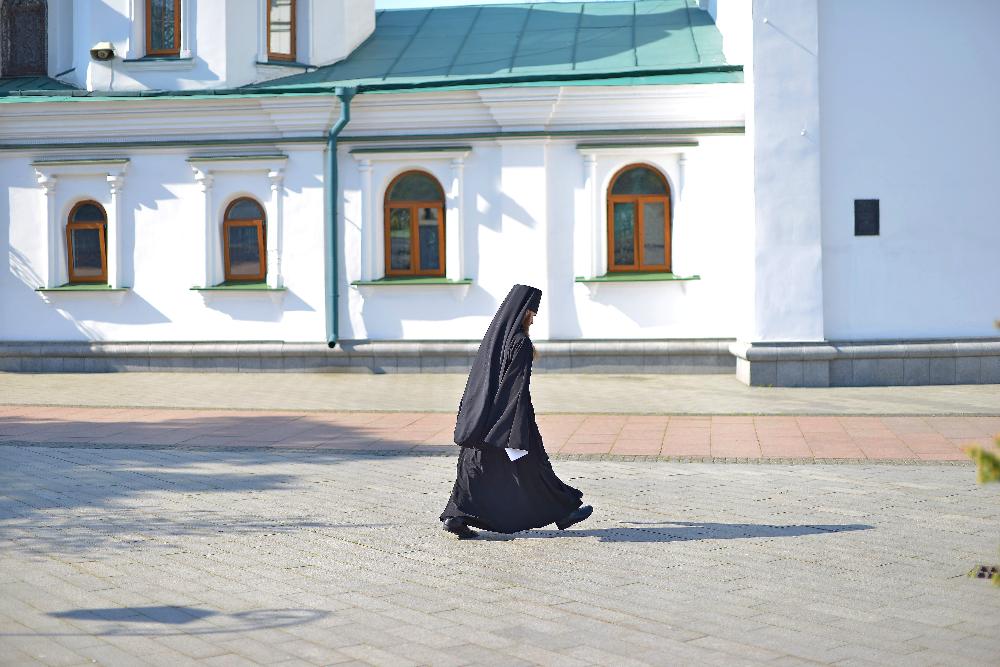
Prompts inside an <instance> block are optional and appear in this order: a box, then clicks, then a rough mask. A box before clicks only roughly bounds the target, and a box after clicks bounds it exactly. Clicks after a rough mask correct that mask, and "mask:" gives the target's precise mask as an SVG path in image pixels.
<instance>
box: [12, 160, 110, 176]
mask: <svg viewBox="0 0 1000 667" xmlns="http://www.w3.org/2000/svg"><path fill="white" fill-rule="evenodd" d="M128 163H129V161H128V158H107V159H66V160H57V159H53V160H35V161H34V162H32V163H31V166H32V167H34V168H35V172H36V173H37V174H38V175H39V178H43V179H52V178H54V177H58V176H97V175H103V176H111V177H115V178H120V177H121V176H122V174H124V173H125V170H126V169H128Z"/></svg>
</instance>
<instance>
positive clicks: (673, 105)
mask: <svg viewBox="0 0 1000 667" xmlns="http://www.w3.org/2000/svg"><path fill="white" fill-rule="evenodd" d="M745 91H746V89H745V88H744V85H743V84H699V85H677V86H666V85H664V86H566V87H564V88H559V87H526V88H496V89H486V90H479V91H428V92H408V93H379V94H363V95H360V96H358V97H356V98H355V100H354V102H353V103H352V106H351V111H352V120H351V123H350V125H349V126H348V128H347V133H346V134H347V135H348V136H345V137H344V138H345V139H347V138H348V137H349V136H350V135H361V136H364V135H374V134H379V135H383V136H385V137H386V139H387V140H391V137H392V135H394V134H398V135H412V134H440V135H444V136H446V135H448V134H463V133H485V132H498V131H576V130H601V129H608V128H609V127H610V128H614V129H642V128H652V127H655V128H671V127H691V126H698V127H709V126H723V125H742V124H743V122H744V117H745V113H744V106H745V98H746V94H745ZM339 112H340V110H339V102H338V101H337V100H336V99H335V98H333V97H331V96H327V95H316V96H311V95H305V96H273V97H272V96H268V97H224V96H217V97H191V98H173V99H163V98H123V99H116V100H110V99H100V100H98V99H88V100H86V101H78V102H48V103H47V102H44V101H35V102H32V103H31V104H27V103H25V104H20V103H15V104H0V143H14V144H26V143H32V142H38V143H52V142H57V141H67V142H73V141H76V142H86V141H91V142H100V143H112V142H116V141H123V142H126V141H142V140H149V138H150V137H156V139H157V140H161V141H164V142H169V141H175V140H185V141H187V140H200V139H219V138H227V139H228V138H241V139H254V138H268V139H271V138H274V139H276V140H277V139H280V138H282V137H289V138H291V137H301V136H322V135H324V134H325V133H326V131H327V130H328V129H329V128H330V126H331V124H332V123H333V122H334V121H335V120H336V118H337V116H338V115H339Z"/></svg>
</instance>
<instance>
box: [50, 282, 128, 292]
mask: <svg viewBox="0 0 1000 667" xmlns="http://www.w3.org/2000/svg"><path fill="white" fill-rule="evenodd" d="M128 290H129V288H128V287H112V286H111V285H102V284H100V283H66V284H65V285H60V286H59V287H36V288H35V291H36V292H127V291H128Z"/></svg>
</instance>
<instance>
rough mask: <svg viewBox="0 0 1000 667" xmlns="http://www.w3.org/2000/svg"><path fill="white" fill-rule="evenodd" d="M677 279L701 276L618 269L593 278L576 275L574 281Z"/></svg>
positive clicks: (618, 281)
mask: <svg viewBox="0 0 1000 667" xmlns="http://www.w3.org/2000/svg"><path fill="white" fill-rule="evenodd" d="M677 280H701V276H699V275H697V274H695V275H693V276H677V275H674V274H673V273H667V272H646V271H620V272H614V273H605V274H604V275H603V276H595V277H593V278H584V277H582V276H577V277H576V282H578V283H643V282H658V281H677Z"/></svg>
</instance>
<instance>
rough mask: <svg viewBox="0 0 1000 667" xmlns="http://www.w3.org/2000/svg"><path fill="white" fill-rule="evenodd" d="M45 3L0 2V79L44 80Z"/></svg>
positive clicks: (28, 0)
mask: <svg viewBox="0 0 1000 667" xmlns="http://www.w3.org/2000/svg"><path fill="white" fill-rule="evenodd" d="M46 17H47V10H46V5H45V0H0V76H34V75H40V76H45V73H46V70H47V68H48V66H47V64H46V63H47V61H48V58H47V54H46V42H47V36H48V30H47V29H46V24H47V21H46Z"/></svg>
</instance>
